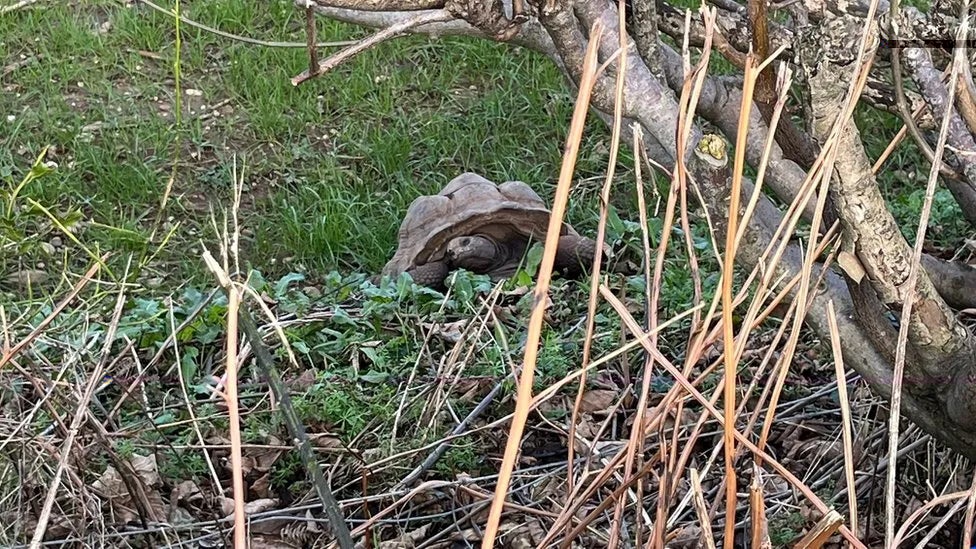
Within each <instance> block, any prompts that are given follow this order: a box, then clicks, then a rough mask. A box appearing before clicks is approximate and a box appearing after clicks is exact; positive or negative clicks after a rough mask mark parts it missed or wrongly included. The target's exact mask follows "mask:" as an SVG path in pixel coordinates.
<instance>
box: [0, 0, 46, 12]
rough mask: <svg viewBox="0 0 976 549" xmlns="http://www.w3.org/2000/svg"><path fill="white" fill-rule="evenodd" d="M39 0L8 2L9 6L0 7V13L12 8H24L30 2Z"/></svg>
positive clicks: (10, 10)
mask: <svg viewBox="0 0 976 549" xmlns="http://www.w3.org/2000/svg"><path fill="white" fill-rule="evenodd" d="M39 1H40V0H20V2H16V3H13V4H10V5H9V6H3V7H2V8H0V15H3V14H5V13H10V12H12V11H14V10H19V9H20V8H26V7H27V6H29V5H31V4H36V3H37V2H39Z"/></svg>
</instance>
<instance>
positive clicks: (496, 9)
mask: <svg viewBox="0 0 976 549" xmlns="http://www.w3.org/2000/svg"><path fill="white" fill-rule="evenodd" d="M444 7H445V9H447V10H448V11H449V12H451V14H452V15H454V16H455V17H457V18H458V19H463V20H465V21H467V22H468V24H470V25H471V26H472V27H475V28H476V29H478V30H480V31H482V32H484V33H485V34H486V35H487V36H489V37H491V38H493V39H495V40H499V41H502V42H506V41H508V40H511V39H512V37H514V36H515V35H516V34H517V33H518V29H519V25H521V24H522V23H524V22H525V21H528V19H529V18H528V16H527V15H526V14H525V13H518V14H513V13H511V12H509V13H506V2H503V1H502V0H448V2H447V3H446V4H445V6H444ZM507 7H508V8H509V9H512V4H508V5H507Z"/></svg>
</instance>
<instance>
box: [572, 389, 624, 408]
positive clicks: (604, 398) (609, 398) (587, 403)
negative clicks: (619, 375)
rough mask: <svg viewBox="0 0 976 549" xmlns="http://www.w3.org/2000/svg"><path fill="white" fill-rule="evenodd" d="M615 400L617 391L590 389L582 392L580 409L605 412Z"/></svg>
mask: <svg viewBox="0 0 976 549" xmlns="http://www.w3.org/2000/svg"><path fill="white" fill-rule="evenodd" d="M616 400H617V391H611V390H608V389H592V390H589V391H586V392H585V393H583V400H582V402H580V410H582V411H584V412H590V413H595V412H605V411H607V410H608V409H610V407H611V406H613V403H614V402H615V401H616Z"/></svg>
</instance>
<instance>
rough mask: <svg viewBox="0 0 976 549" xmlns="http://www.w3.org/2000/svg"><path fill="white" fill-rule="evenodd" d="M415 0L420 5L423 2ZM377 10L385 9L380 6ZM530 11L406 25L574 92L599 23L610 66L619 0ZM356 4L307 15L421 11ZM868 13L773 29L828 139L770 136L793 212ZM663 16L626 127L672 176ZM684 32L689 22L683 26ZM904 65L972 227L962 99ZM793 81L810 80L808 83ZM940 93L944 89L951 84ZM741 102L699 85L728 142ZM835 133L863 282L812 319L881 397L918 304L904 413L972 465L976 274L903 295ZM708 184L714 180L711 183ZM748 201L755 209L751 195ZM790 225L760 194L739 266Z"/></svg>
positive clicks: (813, 311) (847, 135) (830, 293)
mask: <svg viewBox="0 0 976 549" xmlns="http://www.w3.org/2000/svg"><path fill="white" fill-rule="evenodd" d="M420 1H421V0H416V2H418V5H419V3H420ZM634 1H637V2H643V1H645V0H634ZM712 1H713V3H714V4H715V5H717V6H719V7H720V23H719V30H720V32H722V33H723V36H724V37H725V38H727V43H728V44H731V47H734V48H743V47H748V44H749V43H750V42H751V36H750V35H749V34H748V32H745V34H743V30H742V29H746V28H747V26H746V23H745V22H746V10H745V8H744V6H741V5H738V4H736V3H734V2H731V1H730V0H712ZM305 2H306V0H296V3H297V4H299V5H301V6H302V7H305V5H306V4H305ZM883 3H884V4H887V2H883ZM340 4H341V5H340ZM382 4H383V2H381V1H379V0H377V1H374V2H373V3H372V4H371V5H373V6H380V5H382ZM524 4H525V5H524V6H522V8H523V11H522V13H520V14H519V15H518V16H514V15H513V13H514V12H513V10H512V9H511V7H510V6H507V5H505V6H502V5H501V3H500V2H497V1H495V2H476V1H473V0H469V1H445V2H442V3H437V2H429V3H426V4H424V5H425V6H428V7H443V8H444V9H448V10H449V11H451V12H452V13H454V14H455V15H456V16H457V19H456V20H453V21H449V22H444V23H438V24H432V25H424V26H421V27H416V28H414V29H412V30H413V32H423V33H429V34H435V35H436V34H452V35H468V36H476V37H481V38H489V39H493V40H504V41H508V42H512V43H515V44H519V45H522V46H525V47H527V48H530V49H532V50H534V51H537V52H540V53H542V54H545V55H547V56H548V57H550V58H551V59H553V60H554V62H556V63H557V64H558V65H559V67H560V68H561V69H562V70H563V71H564V72H565V73H566V74H567V76H568V77H569V79H570V81H571V82H573V83H577V82H579V78H580V72H581V69H582V56H583V52H584V50H585V48H586V45H587V40H588V39H587V36H586V30H587V29H589V28H591V26H592V25H593V24H594V23H595V22H596V21H600V22H602V23H603V28H604V29H605V30H604V32H603V34H602V38H601V43H600V45H599V46H600V48H599V49H600V57H601V59H602V60H606V59H608V58H609V57H610V56H611V55H613V54H614V52H615V51H616V50H617V48H618V45H619V43H620V36H619V35H618V27H617V13H616V9H617V8H616V2H607V1H604V0H576V1H575V2H568V1H565V0H540V1H538V2H535V1H532V2H525V3H524ZM348 5H349V3H348V1H346V0H342V2H338V1H337V2H332V1H331V0H314V5H313V7H314V9H315V10H317V11H318V13H320V14H322V15H323V16H326V17H330V18H333V19H339V20H342V21H346V22H352V23H357V24H361V25H366V26H373V27H387V26H390V25H393V24H395V23H398V22H402V21H404V20H407V19H409V18H412V17H416V16H417V14H418V11H416V10H413V11H398V10H399V9H400V8H398V7H397V2H395V1H393V0H391V1H390V2H388V3H386V6H388V7H389V8H390V9H386V10H384V9H375V10H373V9H371V10H368V11H367V10H360V9H345V8H344V7H343V6H347V7H348ZM435 5H436V6H435ZM866 6H867V4H866V3H865V2H864V0H854V1H844V2H841V1H839V0H803V2H802V4H801V5H799V6H794V9H796V10H798V12H800V18H801V19H809V20H810V21H812V22H814V23H815V25H814V28H813V29H812V31H813V32H809V31H810V29H807V30H806V31H804V32H798V31H797V30H795V29H791V28H788V26H787V25H783V24H771V25H770V27H769V39H770V46H771V47H777V46H778V45H779V44H783V43H787V44H789V49H790V50H791V51H792V52H795V53H796V54H797V55H798V57H799V59H800V60H801V61H802V60H804V59H805V60H806V61H805V62H804V67H805V69H806V72H805V73H804V74H803V75H801V76H803V77H805V78H806V80H807V85H808V86H809V98H808V99H809V104H808V105H805V106H806V107H807V109H808V113H809V115H810V121H809V123H810V127H808V128H807V131H811V132H812V134H813V135H814V137H815V138H817V139H819V140H821V142H820V143H818V144H815V145H810V142H809V141H807V142H806V145H804V141H803V140H802V139H799V138H796V136H792V137H790V136H787V139H785V140H783V139H781V141H783V142H784V143H786V144H787V148H788V149H791V150H790V151H789V152H784V149H783V147H781V146H780V144H779V143H777V142H776V141H773V143H772V146H771V148H770V150H769V151H768V154H769V156H768V165H767V170H766V174H765V179H764V186H765V187H766V188H768V189H769V190H770V191H771V192H772V194H774V195H775V196H776V198H778V199H779V200H780V201H782V202H784V203H787V204H788V203H790V202H791V201H793V199H794V197H795V196H797V193H798V191H799V189H800V188H801V186H802V185H803V183H804V180H805V179H806V176H807V173H806V169H807V168H808V166H806V164H807V163H808V162H809V161H810V159H811V157H815V156H816V154H818V153H819V152H820V150H819V147H820V146H823V145H824V142H823V139H825V138H826V136H827V134H828V133H829V131H830V128H831V125H832V124H833V123H834V122H835V118H836V117H837V113H838V112H840V110H841V108H840V107H841V105H842V101H843V98H844V95H845V94H846V92H847V86H848V84H849V83H850V82H851V78H853V74H854V71H855V69H857V68H859V67H855V66H854V63H852V61H853V57H852V51H855V50H852V49H851V48H855V47H858V46H859V38H860V29H861V28H863V23H864V21H863V18H864V15H865V14H866V13H867V10H866ZM655 7H656V10H652V9H650V8H648V6H646V5H641V6H638V8H640V9H638V10H637V14H638V15H637V22H636V23H637V26H636V28H635V26H634V25H631V29H632V31H631V32H633V33H634V35H635V37H636V39H631V38H630V37H627V41H628V43H629V44H630V47H629V48H628V50H627V51H626V53H625V55H627V56H628V57H627V67H628V70H627V73H626V77H625V82H624V93H623V104H622V109H623V114H624V117H625V118H626V119H628V120H632V121H634V122H635V123H637V124H640V126H641V129H642V130H643V132H644V134H645V137H646V138H647V139H646V143H647V152H648V154H649V155H650V156H651V158H653V159H654V160H655V161H657V162H659V163H660V164H662V165H664V166H665V167H666V168H668V169H672V168H674V166H675V164H676V162H677V161H678V160H679V159H678V158H677V151H678V150H680V148H679V147H678V144H677V141H676V139H677V132H676V128H677V121H678V96H679V94H680V90H681V89H682V87H683V85H684V82H685V77H686V75H685V73H684V69H683V64H682V61H681V56H680V54H679V53H678V52H677V51H675V50H674V49H673V48H672V47H671V46H670V45H669V44H668V43H666V42H665V41H663V40H661V39H660V38H655V36H654V30H653V29H654V28H656V29H657V32H661V33H664V34H670V35H671V36H675V35H677V33H678V31H679V29H680V31H681V32H682V33H683V31H684V29H683V23H679V13H680V12H678V11H677V10H675V8H673V7H671V6H669V5H668V4H666V3H664V2H659V3H658V5H657V6H655ZM883 11H884V8H883V9H882V12H883ZM654 13H656V17H657V21H656V24H654V25H652V24H651V23H650V22H649V20H648V17H651V16H652V14H654ZM692 19H693V21H694V23H693V26H692V29H691V33H692V37H691V38H692V39H691V43H692V44H695V43H696V38H695V36H696V33H698V36H700V35H703V33H704V27H703V26H702V25H701V24H700V18H698V17H693V18H692ZM679 24H680V25H682V26H680V27H679ZM655 40H656V41H655ZM642 55H643V56H653V58H650V59H648V58H646V57H642ZM872 55H873V53H872ZM905 57H906V65H907V70H908V72H909V76H910V77H911V78H915V79H916V81H917V82H918V83H919V91H918V94H917V95H911V94H909V97H910V98H911V100H912V101H913V103H914V105H916V106H918V105H926V106H927V107H928V108H929V109H930V110H931V111H932V112H933V115H932V119H933V120H935V119H940V118H941V116H942V115H943V113H944V112H946V111H948V112H949V116H955V117H957V118H958V120H955V121H954V122H953V127H952V131H953V132H954V133H950V144H951V145H952V147H953V148H954V150H953V158H954V162H955V166H954V168H955V169H957V170H958V171H959V173H961V174H962V175H963V177H964V178H965V180H962V181H958V182H956V183H954V184H953V185H956V186H955V187H953V186H950V190H952V192H953V196H954V197H955V198H956V199H957V200H958V201H959V203H960V205H961V206H962V209H963V211H964V212H966V215H967V219H969V220H970V222H973V223H974V225H976V216H973V215H971V214H972V212H973V211H976V210H973V209H971V204H972V203H974V202H973V200H974V199H976V198H974V197H976V192H974V191H973V189H976V171H973V169H972V168H971V165H976V159H974V158H973V157H972V156H970V155H969V154H970V152H969V149H968V147H970V143H974V142H976V139H974V137H973V135H972V133H971V132H970V129H969V128H968V127H967V126H966V125H965V124H964V123H963V122H962V121H963V118H961V117H959V114H958V113H956V112H955V110H954V107H953V105H948V104H947V103H948V102H947V101H946V100H945V99H944V98H942V99H941V102H940V98H941V95H940V93H939V90H938V88H937V87H932V86H926V85H923V84H925V83H926V82H929V81H931V78H932V73H931V69H930V68H929V66H930V64H931V60H926V59H925V58H924V56H915V55H914V54H912V53H910V52H909V54H907V55H906V56H905ZM880 65H881V64H880V63H879V64H876V65H875V66H874V68H873V69H872V73H871V75H872V78H871V79H870V81H872V82H873V83H872V84H871V88H870V89H871V90H872V91H871V92H869V95H871V97H872V98H873V99H872V100H873V101H875V102H879V103H881V104H883V103H884V102H885V101H886V100H887V99H886V97H887V98H890V97H891V93H890V91H889V88H887V87H886V86H888V84H887V83H886V73H885V72H884V69H883V68H881V66H880ZM615 66H616V65H615V63H611V64H610V66H609V69H608V71H606V73H605V74H604V75H603V76H602V77H600V78H599V79H598V82H597V84H596V86H595V88H594V93H593V106H594V108H595V109H596V110H597V111H602V112H601V113H600V114H601V117H602V118H603V119H604V120H608V119H609V118H608V117H607V115H606V114H604V113H608V112H612V110H613V105H614V82H615V78H616V74H615V73H614V67H615ZM774 66H775V65H774ZM926 71H929V72H926ZM799 80H801V82H802V78H801V79H799ZM942 91H943V92H944V91H945V88H944V86H943V89H942ZM741 93H742V92H741V78H736V77H714V76H709V77H706V79H705V82H704V86H703V89H702V93H701V96H700V98H699V103H698V108H697V113H698V115H699V116H700V117H701V118H703V119H704V120H707V121H708V122H709V123H710V124H713V125H714V126H715V127H717V128H718V130H720V131H721V132H722V133H724V134H725V135H726V136H734V135H736V134H737V132H738V131H739V127H738V126H739V106H740V104H741V97H742V95H741ZM886 93H887V94H888V95H887V96H886V95H885V94H886ZM748 123H749V128H748V129H749V131H748V134H747V136H748V139H747V141H746V148H745V157H746V160H747V161H748V162H749V164H750V165H752V166H757V165H758V164H759V163H760V161H761V159H762V158H763V156H764V154H765V153H766V152H767V151H765V147H766V142H767V136H768V132H769V127H768V124H767V119H766V118H764V117H763V115H762V113H761V111H760V110H759V109H758V108H754V109H752V116H751V117H750V118H749V121H748ZM842 123H843V128H842V131H840V133H839V135H838V141H837V142H836V143H835V144H833V145H832V146H833V147H835V153H836V157H835V161H834V164H833V167H834V171H833V178H832V181H831V185H830V202H831V204H832V208H833V209H832V211H831V212H827V214H828V215H831V216H836V217H837V218H838V219H839V220H840V222H841V224H842V227H843V232H844V236H843V238H844V239H845V242H846V246H847V249H849V250H852V256H853V257H855V258H856V260H857V261H858V262H859V263H860V266H861V267H862V268H863V270H864V272H865V273H866V276H865V277H864V278H863V279H862V280H859V281H856V280H853V279H850V278H846V277H844V276H842V275H840V274H838V273H836V272H834V271H828V272H827V273H826V274H825V279H824V280H825V282H824V284H823V287H822V288H820V289H819V291H818V292H817V293H816V295H815V297H813V298H812V301H811V308H810V309H809V311H808V314H807V316H806V318H805V322H806V323H807V324H808V325H809V327H811V328H812V329H813V330H814V331H816V332H817V333H818V334H820V335H821V337H823V338H825V339H827V338H829V330H828V324H827V308H826V303H827V302H828V301H833V303H834V305H835V307H836V310H837V313H838V315H839V318H838V319H837V320H838V323H839V327H840V332H841V337H842V340H843V344H844V351H843V352H844V358H845V362H846V363H847V364H848V365H850V366H852V367H853V368H854V369H855V370H857V371H858V372H859V373H860V374H861V375H862V376H863V377H864V379H865V380H866V381H867V382H868V383H869V384H870V385H871V387H872V388H873V389H874V390H875V391H876V392H878V393H879V394H881V395H883V396H885V397H888V396H890V390H891V381H892V375H893V374H892V362H893V357H892V355H893V353H892V349H893V348H894V341H895V334H896V332H897V330H896V329H895V326H894V325H893V323H892V322H891V321H890V320H889V315H891V314H892V313H893V312H894V313H897V312H898V311H900V306H901V304H903V303H904V302H905V300H907V299H916V300H917V301H916V305H915V307H914V308H913V312H912V315H911V316H910V317H909V318H908V319H906V321H907V322H909V324H910V325H909V328H910V330H909V347H908V353H907V357H908V359H907V363H906V377H905V394H904V395H903V397H902V398H903V400H902V403H903V411H904V413H905V414H906V416H908V417H909V418H911V419H912V420H913V421H915V422H916V423H917V424H918V425H919V426H920V427H922V428H923V429H925V430H926V431H928V432H929V433H931V434H932V435H934V436H936V437H938V438H940V439H942V440H944V441H945V442H947V443H948V444H950V445H952V446H953V447H954V448H956V449H957V450H959V451H961V452H963V453H965V454H966V455H967V456H969V457H971V458H974V459H976V389H974V387H976V342H974V336H973V334H972V332H970V331H969V329H968V328H967V327H966V326H964V325H962V324H961V323H960V322H959V320H958V319H957V318H956V315H955V313H954V311H953V310H952V308H951V306H960V305H965V304H971V303H972V301H973V300H974V298H972V297H971V296H974V295H976V284H974V281H976V275H973V274H972V272H971V271H973V270H976V269H970V268H964V267H961V266H959V265H955V266H950V264H947V263H945V262H941V261H938V260H935V259H934V258H925V259H924V261H923V265H924V266H925V267H926V268H927V269H928V270H930V271H932V272H933V273H935V275H934V278H930V277H929V276H928V275H927V274H926V272H924V271H923V272H921V273H920V277H919V281H918V284H917V288H916V289H915V290H914V291H913V290H911V289H909V288H907V287H906V284H905V282H906V278H907V273H908V267H909V261H910V260H911V246H910V245H909V244H908V242H906V241H905V239H904V238H903V237H902V235H901V232H900V230H899V228H898V226H897V225H896V224H895V221H894V218H893V216H892V215H891V213H890V212H889V211H888V209H887V207H886V205H885V201H884V197H883V196H882V194H881V192H880V189H879V186H878V183H877V180H876V179H875V177H874V175H873V174H872V172H871V164H872V163H871V161H870V160H869V159H868V157H867V155H866V153H865V151H864V147H863V145H862V142H861V138H860V133H859V131H858V129H857V128H856V127H855V125H854V123H853V121H852V120H845V121H842ZM624 127H625V133H629V130H627V127H626V125H625V126H624ZM778 133H779V132H778ZM953 135H955V137H952V136H953ZM690 136H691V137H690V140H689V143H690V144H697V143H698V142H699V140H700V139H701V138H702V136H703V132H702V129H701V126H700V125H698V124H696V125H695V126H693V127H692V129H691V132H690ZM777 138H780V136H779V135H778V136H777ZM791 143H792V144H791ZM808 146H815V147H817V148H816V150H815V151H806V150H802V151H799V153H801V154H797V152H798V151H797V150H796V149H797V148H798V147H799V148H803V147H808ZM683 150H685V151H687V154H686V156H685V158H683V159H680V160H682V161H684V162H686V164H687V165H689V166H693V165H694V164H695V163H694V162H693V159H692V157H691V155H692V154H693V152H694V150H695V147H694V146H687V147H685V148H684V149H683ZM699 175H700V176H702V177H706V174H699ZM746 183H747V184H746V185H745V186H744V188H743V192H744V193H745V194H744V196H745V197H746V198H748V196H749V194H750V193H751V190H748V189H751V183H750V182H746ZM704 187H705V188H707V191H703V199H704V201H705V204H704V206H705V208H706V209H707V210H708V213H709V215H710V216H711V219H712V220H713V222H716V221H717V223H716V226H717V229H718V230H719V231H720V232H721V231H724V230H725V229H726V227H727V225H726V224H725V221H727V220H725V216H726V215H727V211H726V210H727V202H725V199H726V198H727V197H728V192H730V188H729V187H728V186H727V185H720V184H718V183H715V182H714V181H713V182H712V184H710V185H705V186H704ZM723 193H724V194H723ZM745 203H746V200H744V201H743V204H745ZM814 204H815V202H814V200H811V201H809V202H808V203H807V204H805V205H804V206H803V212H804V214H805V215H806V216H807V217H808V218H811V217H812V215H813V210H814ZM781 218H782V214H781V212H780V210H779V209H778V208H777V207H776V206H775V205H774V204H773V202H772V201H771V200H770V199H769V198H767V197H766V196H762V197H761V199H760V202H759V213H758V214H757V215H755V216H753V218H752V221H751V223H750V225H749V227H748V230H747V232H746V238H745V239H744V242H743V244H742V248H741V249H740V251H739V258H741V260H742V266H744V267H751V266H753V265H755V264H756V262H758V261H759V259H760V256H761V254H762V253H763V250H764V249H765V247H766V245H767V244H768V243H769V241H770V238H771V237H772V234H773V230H774V228H775V227H776V224H777V223H778V222H779V220H780V219H781ZM802 265H803V257H802V254H801V251H800V249H799V248H798V247H797V246H796V245H790V246H788V247H787V249H786V252H785V254H784V256H783V259H782V260H781V262H780V264H779V266H778V267H777V269H779V270H781V274H783V275H787V279H789V278H792V276H793V275H795V274H796V273H799V272H800V270H801V268H802Z"/></svg>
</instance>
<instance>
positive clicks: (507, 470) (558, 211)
mask: <svg viewBox="0 0 976 549" xmlns="http://www.w3.org/2000/svg"><path fill="white" fill-rule="evenodd" d="M602 33H603V26H602V24H601V23H599V22H597V23H595V24H594V25H593V28H592V29H590V34H589V44H588V45H587V48H586V55H585V57H584V58H583V76H582V78H581V81H580V85H579V95H578V96H577V99H576V106H575V108H574V109H573V118H572V122H571V123H570V128H569V136H568V137H567V138H566V151H565V154H564V155H563V163H562V168H561V169H560V172H559V183H558V184H557V186H556V196H555V199H554V200H553V205H552V212H551V213H550V217H549V230H548V232H547V234H546V242H545V249H544V251H543V254H542V263H541V264H540V265H539V272H538V279H537V280H536V287H535V293H534V303H533V306H532V315H531V317H530V318H529V330H528V335H527V336H526V342H525V356H524V359H523V363H522V372H521V375H520V376H519V383H518V395H517V397H516V401H515V415H514V417H513V418H512V426H511V429H510V430H509V434H508V442H507V443H506V445H505V455H504V458H503V459H502V463H501V466H500V467H499V474H498V483H497V485H496V487H495V499H494V501H492V504H491V510H490V511H489V514H488V522H487V524H485V534H484V538H483V540H482V545H481V546H482V547H483V548H484V549H489V548H491V547H494V544H495V538H496V537H497V535H498V526H499V523H500V522H501V515H502V509H503V507H504V504H505V498H506V497H507V495H508V486H509V483H510V482H511V478H512V470H513V469H514V468H515V461H516V460H517V459H518V452H519V447H520V446H521V441H522V433H523V432H524V430H525V422H526V420H527V419H528V415H529V410H530V404H531V399H532V382H533V380H534V377H535V376H534V374H535V364H536V359H537V358H538V353H539V340H540V338H541V336H542V321H543V316H544V315H545V310H546V301H547V296H548V293H549V281H550V280H551V278H552V269H553V264H554V263H555V259H556V247H557V244H558V240H559V234H560V232H561V228H562V222H563V215H564V214H565V212H566V203H567V201H568V199H569V189H570V186H571V185H572V180H573V172H574V170H575V167H576V156H577V154H578V153H579V143H580V139H581V138H582V136H583V127H584V124H585V122H586V115H587V113H588V112H589V105H590V93H591V92H592V90H593V84H594V82H595V80H596V71H595V70H594V69H595V68H596V64H597V53H598V51H599V45H600V36H601V35H602Z"/></svg>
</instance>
